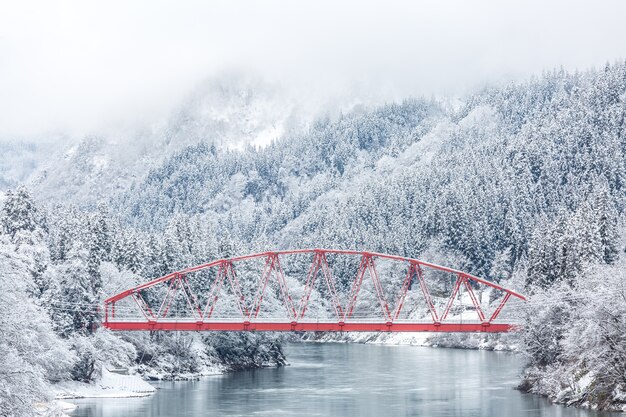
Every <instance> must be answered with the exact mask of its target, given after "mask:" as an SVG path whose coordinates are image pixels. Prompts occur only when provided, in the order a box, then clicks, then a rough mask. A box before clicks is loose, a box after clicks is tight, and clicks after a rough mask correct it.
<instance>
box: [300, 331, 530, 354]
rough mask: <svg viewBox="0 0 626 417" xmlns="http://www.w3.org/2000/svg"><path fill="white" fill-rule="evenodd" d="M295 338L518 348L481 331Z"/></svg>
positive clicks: (508, 338)
mask: <svg viewBox="0 0 626 417" xmlns="http://www.w3.org/2000/svg"><path fill="white" fill-rule="evenodd" d="M295 341H304V342H343V343H372V344H383V345H407V346H428V347H442V348H455V349H482V350H497V351H513V352H514V351H517V348H518V347H517V344H516V342H515V340H514V336H512V335H508V334H484V333H469V334H459V333H440V334H433V333H426V332H424V333H408V332H407V333H369V332H363V333H307V334H304V335H303V336H302V337H301V338H297V339H296V340H295Z"/></svg>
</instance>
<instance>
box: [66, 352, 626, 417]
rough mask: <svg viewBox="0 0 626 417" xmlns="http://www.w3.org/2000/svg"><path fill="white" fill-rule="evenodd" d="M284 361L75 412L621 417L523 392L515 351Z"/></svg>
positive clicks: (296, 355)
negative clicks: (519, 388)
mask: <svg viewBox="0 0 626 417" xmlns="http://www.w3.org/2000/svg"><path fill="white" fill-rule="evenodd" d="M285 350H286V353H287V358H288V359H289V362H290V363H291V366H287V367H283V368H268V369H257V370H251V371H242V372H235V373H231V374H227V375H219V376H213V377H206V378H203V379H202V380H200V381H189V382H159V383H157V384H155V385H156V386H157V387H158V388H159V390H158V391H157V392H156V393H155V394H154V395H152V396H150V397H144V398H127V399H126V398H124V399H80V400H72V402H73V403H75V404H77V405H78V406H79V408H78V409H77V410H75V411H74V412H72V413H71V415H72V416H83V417H86V416H91V417H135V416H150V417H156V416H163V417H173V416H221V415H229V416H293V415H298V416H377V417H382V416H428V417H439V416H459V417H460V416H462V417H472V416H477V417H479V416H480V417H490V416H493V417H503V416H506V417H517V416H546V417H547V416H554V417H570V416H578V417H583V416H584V417H587V416H603V417H604V416H619V415H623V414H609V413H597V412H592V411H585V410H580V409H574V408H568V407H562V406H556V405H551V404H550V403H549V402H548V401H547V400H545V399H543V398H540V397H537V396H534V395H529V394H523V393H521V392H519V391H517V390H514V389H513V388H514V387H515V385H516V384H517V383H518V375H519V372H520V368H521V366H522V361H521V359H520V358H519V357H517V356H516V355H513V354H510V353H503V352H486V351H477V350H461V349H435V348H427V347H412V346H381V345H361V344H334V343H299V344H290V345H287V346H286V349H285Z"/></svg>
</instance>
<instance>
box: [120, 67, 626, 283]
mask: <svg viewBox="0 0 626 417" xmlns="http://www.w3.org/2000/svg"><path fill="white" fill-rule="evenodd" d="M625 91H626V69H625V66H624V64H615V65H610V66H609V65H607V67H606V68H604V69H601V70H597V71H589V72H585V73H575V74H571V73H567V72H565V71H562V70H560V71H553V72H548V73H545V74H544V75H543V76H541V77H539V78H537V79H533V80H531V81H528V82H526V83H520V84H512V85H509V86H506V87H494V88H489V89H487V90H485V91H483V92H481V93H479V94H476V95H474V96H471V97H469V98H468V99H467V100H466V101H465V104H464V105H463V106H462V107H461V108H458V109H450V108H447V107H445V106H443V105H441V104H439V103H437V102H435V101H420V100H409V101H406V102H404V103H402V104H394V105H385V106H382V107H379V108H376V109H373V110H367V111H365V110H361V111H353V112H351V113H348V114H344V115H342V116H340V117H338V118H336V119H334V120H318V121H317V122H316V123H315V125H314V126H312V127H311V128H310V129H309V130H308V131H307V132H306V133H303V134H300V135H293V136H286V137H283V138H281V139H279V140H277V141H275V142H274V143H273V144H272V145H271V146H268V147H266V148H262V149H254V148H249V149H246V150H244V151H224V150H218V149H216V148H215V147H214V146H211V145H210V144H205V143H200V144H198V145H193V146H190V147H188V148H186V149H184V150H183V151H182V152H180V153H178V154H176V155H175V156H173V157H171V158H169V159H168V160H167V161H166V162H165V163H164V164H163V165H162V166H161V167H159V168H157V169H153V170H152V171H151V172H150V173H149V174H148V176H147V177H146V178H144V179H142V180H141V181H139V182H137V183H136V184H135V185H133V187H132V188H131V189H130V190H129V191H128V192H127V193H125V194H124V195H123V197H122V198H120V199H118V200H117V201H116V203H115V204H116V210H115V211H117V209H118V208H119V211H120V212H121V213H123V215H124V217H125V218H126V219H127V220H128V221H130V222H131V223H133V224H135V225H137V226H140V227H141V228H143V229H146V230H148V229H152V230H153V229H155V228H156V229H162V228H164V227H166V226H167V224H168V222H169V221H170V219H171V218H172V216H173V215H174V214H177V215H183V216H185V217H186V216H191V217H195V218H196V219H199V220H200V221H204V222H209V223H212V224H214V227H215V228H216V229H215V231H216V234H217V235H220V234H227V235H228V236H229V238H232V239H234V240H235V241H236V244H237V245H238V247H240V248H241V250H254V249H264V248H268V247H271V248H286V247H304V246H327V247H340V248H360V249H370V250H376V251H382V252H391V253H398V254H403V255H407V256H414V257H418V256H420V255H422V254H423V253H424V251H427V253H428V255H429V256H430V257H436V258H440V259H442V260H445V263H448V264H449V263H453V264H454V265H453V266H457V267H459V268H464V269H467V270H469V271H472V272H474V273H476V274H478V275H481V276H486V277H488V278H492V279H495V280H500V279H502V278H506V277H508V276H510V274H511V272H512V270H513V269H514V267H515V266H516V265H518V264H519V262H520V261H523V262H524V265H526V262H530V267H531V268H532V270H533V277H532V279H533V280H534V279H539V280H544V279H548V280H553V279H555V274H557V272H555V271H556V269H554V270H553V269H551V268H552V267H551V266H550V265H555V262H556V263H557V264H563V265H562V266H561V267H560V268H559V269H558V271H559V272H558V273H559V274H566V275H567V274H573V273H574V272H572V271H574V270H580V268H581V267H582V263H585V262H586V261H587V260H589V261H597V260H601V261H604V262H611V261H612V260H614V259H615V258H616V256H617V255H616V252H617V250H618V248H617V246H618V245H617V240H616V239H617V235H616V233H617V229H616V224H617V219H618V217H619V216H620V214H621V213H622V212H623V211H624V207H625V204H626V199H625V193H624V185H625V181H626V166H625V165H626V158H625V153H626V135H625V133H624V129H625V120H624V114H625V102H626V98H625ZM179 217H180V216H177V220H176V221H180V219H179ZM581 236H587V237H589V238H588V239H582V238H581ZM579 240H584V241H586V242H587V243H584V242H578V243H580V244H575V243H576V242H577V241H579ZM559 247H563V250H561V249H559ZM564 252H568V254H567V255H566V256H565V259H556V258H555V257H557V256H560V255H559V254H562V253H564ZM579 255H580V256H579Z"/></svg>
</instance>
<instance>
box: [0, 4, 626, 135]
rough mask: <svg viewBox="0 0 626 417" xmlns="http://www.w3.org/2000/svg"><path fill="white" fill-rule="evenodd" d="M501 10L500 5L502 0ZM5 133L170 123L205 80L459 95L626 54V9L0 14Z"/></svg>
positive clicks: (390, 94) (301, 90)
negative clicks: (236, 77) (238, 78)
mask: <svg viewBox="0 0 626 417" xmlns="http://www.w3.org/2000/svg"><path fill="white" fill-rule="evenodd" d="M505 3H506V4H505ZM0 8H1V9H0V137H1V138H5V139H6V138H9V137H16V136H21V137H39V136H45V135H49V134H51V133H59V132H69V133H83V132H89V131H92V130H97V129H101V128H103V127H105V126H107V125H111V124H130V125H133V124H150V123H155V122H156V121H158V120H160V119H162V118H164V117H165V116H166V115H167V114H168V112H169V111H171V109H172V108H173V107H174V106H175V105H176V104H177V103H179V102H180V100H181V99H183V98H184V97H185V96H186V95H188V94H189V93H190V91H192V90H193V88H194V86H195V85H197V84H198V83H199V82H201V81H202V80H204V79H207V78H211V77H216V76H219V74H223V73H226V72H229V71H233V70H235V71H240V72H245V73H250V74H255V76H259V77H260V78H262V79H266V80H268V81H269V82H272V83H275V84H277V85H279V86H280V87H282V88H284V89H285V90H287V91H290V92H292V93H293V94H294V96H295V97H297V99H298V100H301V101H303V102H306V101H310V100H315V99H319V98H320V97H334V96H341V95H342V94H356V96H357V97H358V98H363V99H368V100H380V101H385V100H398V99H402V98H403V97H407V96H415V95H426V96H430V95H449V96H459V95H463V94H466V93H468V92H471V91H473V90H475V89H477V88H480V87H481V86H482V85H484V84H486V83H493V82H505V81H508V80H519V79H525V78H528V77H530V76H532V75H534V74H540V73H541V71H542V70H544V69H552V68H556V67H559V66H563V67H565V68H567V69H581V70H585V69H588V68H591V67H594V66H595V67H597V66H601V65H604V63H606V62H607V61H608V62H612V61H615V60H617V59H623V58H625V57H626V53H625V52H626V51H625V49H626V43H625V40H626V25H624V16H626V2H623V1H584V2H581V1H561V0H559V1H550V2H545V1H525V2H500V1H484V0H481V1H472V2H468V1H421V2H417V1H414V2H410V1H406V2H399V1H378V2H372V1H342V2H332V1H291V2H289V1H280V2H279V1H262V2H261V1H256V2H251V1H249V2H244V1H232V0H229V1H222V2H207V1H185V2H174V1H154V0H150V1H147V0H146V1H134V2H124V1H107V2H92V1H89V2H86V1H76V2H71V1H55V2H45V1H42V2H39V3H36V2H22V1H20V2H13V3H9V2H3V3H1V6H0Z"/></svg>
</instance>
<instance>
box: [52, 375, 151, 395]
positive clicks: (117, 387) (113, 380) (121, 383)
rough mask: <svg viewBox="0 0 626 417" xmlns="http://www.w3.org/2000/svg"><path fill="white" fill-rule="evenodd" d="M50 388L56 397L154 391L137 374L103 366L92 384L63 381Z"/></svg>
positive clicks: (139, 393)
mask: <svg viewBox="0 0 626 417" xmlns="http://www.w3.org/2000/svg"><path fill="white" fill-rule="evenodd" d="M52 388H53V391H54V393H55V397H56V398H58V399H65V398H129V397H145V396H148V395H150V394H152V393H153V392H155V391H156V388H154V387H153V386H152V385H150V384H149V383H148V382H146V381H144V380H143V379H142V378H141V377H140V376H138V375H119V374H116V373H113V372H109V371H108V370H106V369H104V368H103V369H102V378H101V379H100V380H99V381H97V382H95V383H93V384H86V383H83V382H78V381H64V382H61V383H58V384H55V385H54V386H53V387H52Z"/></svg>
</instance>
